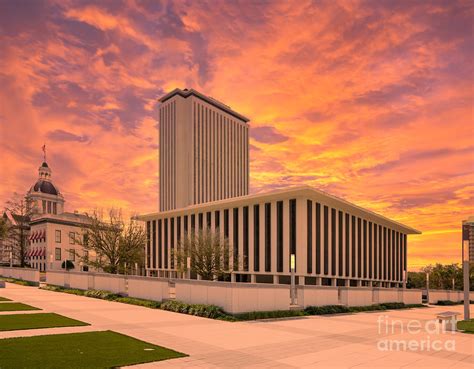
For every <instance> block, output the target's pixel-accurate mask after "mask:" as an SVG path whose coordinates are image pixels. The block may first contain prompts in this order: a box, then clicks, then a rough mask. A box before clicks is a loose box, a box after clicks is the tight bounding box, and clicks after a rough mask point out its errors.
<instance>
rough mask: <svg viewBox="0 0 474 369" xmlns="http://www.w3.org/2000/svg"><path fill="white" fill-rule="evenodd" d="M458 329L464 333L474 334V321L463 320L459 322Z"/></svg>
mask: <svg viewBox="0 0 474 369" xmlns="http://www.w3.org/2000/svg"><path fill="white" fill-rule="evenodd" d="M458 329H459V330H462V331H464V333H469V334H474V319H470V320H461V321H460V322H458Z"/></svg>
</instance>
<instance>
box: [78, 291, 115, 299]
mask: <svg viewBox="0 0 474 369" xmlns="http://www.w3.org/2000/svg"><path fill="white" fill-rule="evenodd" d="M84 296H87V297H94V298H96V299H102V300H115V299H117V298H118V297H120V295H117V294H116V293H113V292H110V291H103V290H87V291H84Z"/></svg>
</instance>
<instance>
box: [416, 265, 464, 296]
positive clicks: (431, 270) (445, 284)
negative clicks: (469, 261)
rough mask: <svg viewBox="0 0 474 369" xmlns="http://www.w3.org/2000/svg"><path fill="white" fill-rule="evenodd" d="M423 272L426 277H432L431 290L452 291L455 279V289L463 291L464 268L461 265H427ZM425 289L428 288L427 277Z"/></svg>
mask: <svg viewBox="0 0 474 369" xmlns="http://www.w3.org/2000/svg"><path fill="white" fill-rule="evenodd" d="M421 270H422V272H423V273H424V274H425V275H426V273H428V274H429V275H430V288H434V289H440V290H441V289H452V288H453V279H454V288H455V289H457V290H462V288H463V287H462V286H463V276H462V268H461V267H460V265H459V264H448V265H443V264H439V263H438V264H435V265H431V264H430V265H427V266H426V267H424V268H422V269H421ZM424 280H425V287H426V277H425V279H424ZM425 287H423V288H425Z"/></svg>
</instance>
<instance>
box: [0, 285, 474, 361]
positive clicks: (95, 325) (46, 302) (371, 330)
mask: <svg viewBox="0 0 474 369" xmlns="http://www.w3.org/2000/svg"><path fill="white" fill-rule="evenodd" d="M0 294H1V295H2V296H4V297H8V298H10V299H12V300H14V301H18V302H23V303H26V304H30V305H33V306H36V307H39V308H41V309H43V311H44V312H55V313H58V314H61V315H65V316H67V317H70V318H73V319H78V320H81V321H84V322H87V323H90V324H91V325H90V326H85V327H67V328H48V329H35V330H29V331H26V330H25V331H11V332H0V338H7V337H19V336H33V335H43V334H57V333H73V332H86V331H99V330H113V331H116V332H119V333H123V334H126V335H129V336H132V337H135V338H138V339H141V340H144V341H147V342H150V343H153V344H157V345H161V346H164V347H167V348H170V349H174V350H177V351H180V352H183V353H186V354H188V355H189V357H185V358H181V359H173V360H168V361H162V362H155V363H149V364H143V365H137V366H133V368H137V369H138V368H413V369H415V368H416V369H419V368H430V369H434V368H443V369H446V368H456V369H463V368H466V369H467V368H469V369H470V368H472V367H473V365H474V355H473V351H474V335H469V334H462V333H458V332H456V333H451V332H439V333H438V332H433V329H434V328H436V327H437V325H436V324H431V323H428V326H425V325H426V323H427V322H428V321H430V320H432V319H434V317H435V315H436V314H437V313H439V312H442V311H448V310H449V311H457V312H462V305H457V306H447V307H446V306H444V307H443V306H439V307H429V308H419V309H410V310H392V311H386V312H369V313H359V314H348V315H334V316H314V317H304V318H291V319H281V320H273V321H258V322H239V323H230V322H222V321H216V320H211V319H205V318H199V317H194V316H188V315H184V314H177V313H172V312H167V311H162V310H155V309H149V308H144V307H139V306H133V305H127V304H123V303H117V302H110V301H104V300H98V299H93V298H88V297H83V296H76V295H69V294H65V293H58V292H52V291H46V290H40V289H38V288H35V287H24V286H19V285H16V284H10V283H8V284H7V288H5V289H1V290H0ZM24 313H25V314H30V313H35V312H24ZM473 313H474V311H473V309H471V314H473ZM0 314H8V313H0ZM411 320H416V321H418V322H419V323H416V322H415V323H413V322H412V323H411V324H412V330H411V332H408V329H407V324H408V323H409V322H410V321H411ZM416 324H419V325H420V326H421V329H419V330H418V332H417V333H416V332H415V333H414V332H413V327H416ZM393 326H394V327H395V328H394V329H395V330H394V331H393V333H392V329H393V328H392V327H393ZM425 328H426V329H430V332H432V333H430V334H429V333H427V332H426V329H425ZM402 330H403V331H402ZM410 341H416V342H415V344H417V345H418V347H419V346H420V345H421V344H424V345H425V346H424V349H423V350H422V349H417V350H412V351H410V350H409V349H408V348H407V350H406V351H403V350H402V351H400V350H395V351H388V350H384V348H390V346H389V344H388V343H386V342H396V344H400V342H410ZM397 342H398V343H397ZM430 345H431V346H430ZM433 345H434V347H435V348H441V350H438V351H437V350H434V349H433ZM392 348H393V347H392ZM395 348H396V347H395ZM399 348H400V347H399ZM427 348H430V350H429V351H428V349H427Z"/></svg>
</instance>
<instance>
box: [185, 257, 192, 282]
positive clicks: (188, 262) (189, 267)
mask: <svg viewBox="0 0 474 369" xmlns="http://www.w3.org/2000/svg"><path fill="white" fill-rule="evenodd" d="M186 269H187V272H188V273H187V274H188V279H191V258H190V257H189V256H188V257H187V258H186Z"/></svg>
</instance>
